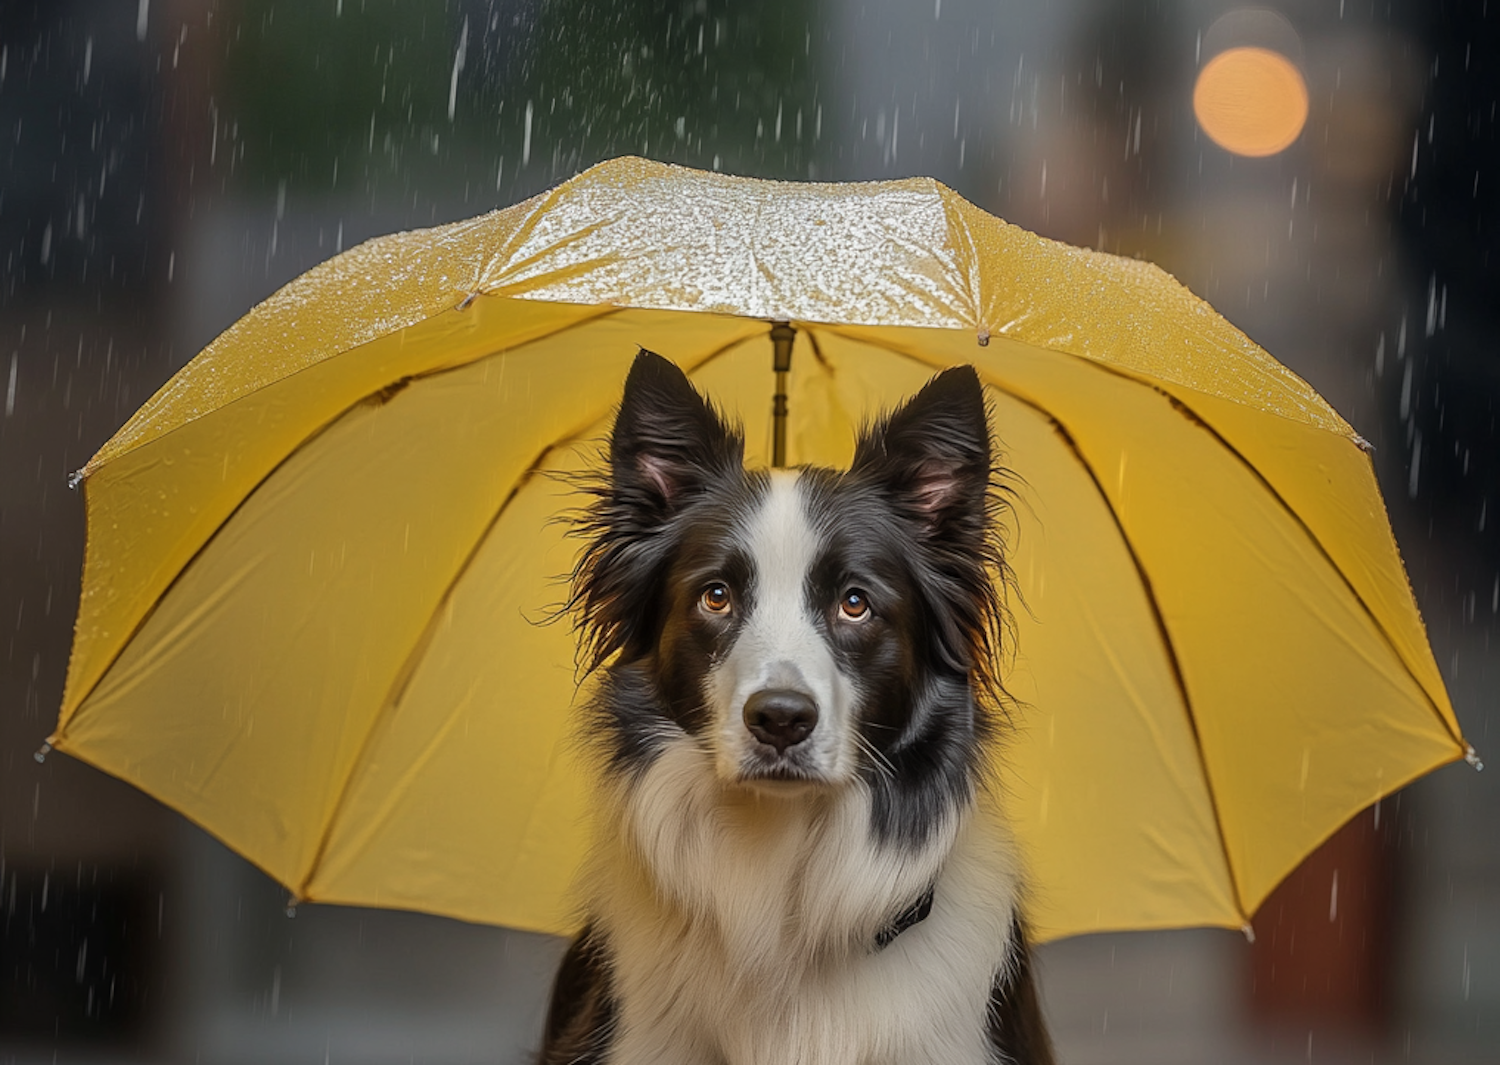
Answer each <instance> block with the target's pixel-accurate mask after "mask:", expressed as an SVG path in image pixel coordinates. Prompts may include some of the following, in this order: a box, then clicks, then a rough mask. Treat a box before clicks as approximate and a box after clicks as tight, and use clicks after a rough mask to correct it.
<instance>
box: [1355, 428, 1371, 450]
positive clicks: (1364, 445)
mask: <svg viewBox="0 0 1500 1065" xmlns="http://www.w3.org/2000/svg"><path fill="white" fill-rule="evenodd" d="M1354 446H1355V447H1357V448H1359V449H1360V450H1361V451H1363V452H1364V453H1365V454H1366V455H1373V454H1375V445H1374V444H1372V443H1370V442H1369V441H1368V440H1366V439H1365V438H1364V437H1362V436H1360V435H1359V434H1358V433H1355V434H1354Z"/></svg>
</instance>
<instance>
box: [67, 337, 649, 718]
mask: <svg viewBox="0 0 1500 1065" xmlns="http://www.w3.org/2000/svg"><path fill="white" fill-rule="evenodd" d="M623 309H624V308H620V307H610V308H607V309H605V310H603V311H602V312H601V313H599V314H595V315H590V316H589V317H587V318H583V319H580V320H578V321H576V322H569V323H568V324H567V325H564V326H563V327H562V328H560V329H555V330H553V331H552V332H550V333H545V334H543V335H541V336H535V337H531V338H529V339H527V340H526V341H524V342H523V343H521V344H517V345H515V346H513V347H506V348H501V349H499V350H498V351H491V352H488V353H486V354H484V355H481V356H479V357H478V358H475V359H471V360H470V361H469V362H467V363H462V364H458V365H452V366H437V367H433V368H432V369H429V370H423V371H421V372H419V373H413V374H405V375H403V376H401V377H398V378H396V379H395V380H394V381H389V382H387V383H386V384H384V385H382V386H380V387H379V388H377V389H375V390H374V391H372V392H367V393H365V394H364V395H362V396H360V397H358V398H357V399H355V400H353V401H352V402H350V403H348V404H347V405H345V406H344V407H342V408H341V409H339V410H338V411H337V412H335V413H334V414H333V415H332V416H330V417H329V418H328V419H327V420H325V421H324V422H323V423H322V424H321V425H318V426H315V427H314V428H313V429H312V430H311V431H310V432H309V433H308V434H307V435H306V436H304V437H303V438H302V439H301V440H299V441H298V442H297V443H296V445H295V446H293V447H291V448H290V449H288V451H287V453H286V454H285V455H283V456H281V458H279V459H277V460H276V462H275V463H274V464H273V465H272V466H271V468H270V469H268V470H266V472H265V473H264V474H262V475H261V477H260V479H259V480H257V481H256V482H255V483H254V484H253V485H251V486H250V489H249V491H247V492H246V493H245V494H244V496H242V497H241V498H240V501H239V502H238V503H236V504H235V505H234V506H233V507H232V508H230V511H229V513H228V514H225V515H224V517H223V518H222V519H221V520H220V521H219V523H218V524H217V525H215V526H214V528H213V531H212V532H210V533H209V534H208V535H207V536H205V537H204V538H203V543H201V544H199V545H198V548H197V550H195V551H194V552H193V553H192V555H191V557H189V558H188V560H187V561H186V562H184V563H183V564H182V568H181V569H179V570H178V571H177V572H176V573H174V574H173V575H172V579H171V580H169V581H168V582H167V584H166V586H165V587H164V588H162V590H161V592H160V593H159V594H158V595H157V596H156V599H155V600H154V601H153V602H152V603H151V606H150V607H148V608H147V610H146V612H145V613H144V614H142V615H141V616H140V619H139V620H138V621H137V622H136V623H135V625H134V626H132V628H131V630H130V635H129V636H127V637H126V638H125V639H124V640H122V641H120V646H119V648H118V649H117V650H116V651H115V653H114V654H113V655H112V656H111V657H110V660H109V663H108V664H107V665H106V666H105V667H104V668H103V669H101V670H100V671H99V675H98V676H97V677H95V678H94V682H93V683H92V684H90V685H89V689H88V691H86V692H84V693H83V694H82V695H80V696H79V697H78V701H77V702H76V703H74V704H73V711H72V713H70V714H69V715H68V720H67V723H66V724H65V723H63V722H61V721H60V722H59V724H58V728H57V730H56V731H54V732H53V734H52V735H51V736H49V737H48V738H47V742H48V743H50V744H52V745H53V746H54V747H55V746H57V745H58V742H61V741H64V740H65V738H66V733H67V725H68V724H71V723H72V721H73V718H74V717H75V716H77V714H78V712H79V711H80V710H82V709H83V706H84V704H85V703H87V702H88V701H89V699H90V698H91V697H92V696H93V694H94V692H95V691H97V690H98V688H99V685H100V684H102V683H104V678H105V677H107V676H109V673H110V670H112V669H114V668H115V664H116V663H117V662H119V660H120V656H121V655H123V654H124V653H125V649H126V648H127V647H129V646H130V645H131V644H132V643H133V642H134V641H135V638H136V637H137V636H139V635H140V634H141V630H142V629H144V628H145V627H146V625H147V624H148V623H149V622H150V621H151V619H152V618H153V617H154V616H155V615H156V610H157V607H158V606H160V605H161V603H162V601H163V600H164V599H166V597H167V596H168V595H170V594H171V592H172V589H173V588H175V587H176V586H177V583H178V582H179V581H181V580H182V578H183V575H184V574H186V573H187V572H188V570H190V569H192V568H193V565H194V564H195V563H196V562H197V561H198V559H199V558H201V557H202V555H203V552H205V551H207V550H208V549H209V547H210V546H211V545H212V544H213V543H214V541H215V540H217V539H218V538H219V534H220V533H222V532H223V531H224V530H225V529H226V528H228V527H229V523H230V522H232V521H234V519H235V517H236V516H237V515H238V514H239V513H240V511H241V510H243V509H244V508H245V505H246V504H247V503H249V502H250V500H251V499H252V498H254V496H255V495H256V493H258V492H259V491H260V490H261V489H262V488H264V487H265V485H266V484H267V482H269V481H270V480H271V478H272V477H274V476H276V474H277V473H278V472H280V471H281V469H282V468H283V467H285V466H286V464H287V463H288V462H290V461H291V460H292V459H293V458H294V457H295V456H296V455H297V454H298V453H299V452H301V451H302V449H303V448H305V447H307V446H308V445H309V444H311V443H313V442H314V441H316V440H317V439H318V438H319V437H320V436H322V435H323V434H324V433H326V432H328V430H330V429H332V428H333V427H334V426H335V425H337V424H338V423H339V422H340V421H342V420H343V419H344V418H345V417H347V416H348V415H349V414H350V413H351V412H353V411H355V410H357V409H358V408H359V407H361V406H363V405H365V404H376V405H380V404H384V403H388V402H389V401H390V400H391V399H393V398H395V396H396V395H397V394H398V393H400V392H401V391H403V390H404V389H405V388H406V387H407V386H408V385H410V384H411V383H412V382H414V381H422V380H426V379H427V378H429V377H439V376H441V375H443V374H446V373H452V372H454V371H457V370H461V369H463V368H464V367H465V366H470V365H475V364H477V363H480V362H483V361H484V360H486V359H492V358H494V357H495V356H497V355H505V354H508V353H510V352H514V351H520V350H521V349H522V348H525V347H528V346H530V345H532V344H537V343H540V342H542V341H544V340H550V339H552V338H553V337H557V336H560V335H562V334H563V333H567V332H570V331H572V330H574V329H581V328H583V327H584V326H586V325H592V324H593V323H594V322H596V321H598V320H599V319H600V318H607V317H609V316H611V315H615V314H618V313H620V311H621V310H623ZM298 372H299V373H301V372H303V371H301V370H299V371H298ZM249 395H253V393H248V394H247V395H246V396H240V397H237V398H236V399H235V400H234V402H236V403H237V402H239V401H240V400H241V399H246V398H248V396H249ZM173 431H174V432H175V430H173ZM170 435H171V434H170V433H168V434H164V435H163V436H160V437H157V438H156V440H152V441H151V443H156V441H157V440H164V439H166V437H167V436H170ZM85 483H86V482H85Z"/></svg>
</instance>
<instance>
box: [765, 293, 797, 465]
mask: <svg viewBox="0 0 1500 1065" xmlns="http://www.w3.org/2000/svg"><path fill="white" fill-rule="evenodd" d="M796 338H797V330H795V329H793V328H792V325H791V323H790V322H776V323H774V324H772V326H771V346H772V359H771V369H773V370H775V371H776V395H775V396H773V397H772V399H771V465H772V466H774V467H778V468H779V467H782V466H785V465H786V375H787V373H788V372H789V371H790V370H791V368H792V341H793V340H795V339H796Z"/></svg>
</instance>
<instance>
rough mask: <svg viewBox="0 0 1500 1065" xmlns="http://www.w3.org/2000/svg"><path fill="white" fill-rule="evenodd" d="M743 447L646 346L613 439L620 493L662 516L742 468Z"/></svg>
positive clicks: (614, 473) (676, 373)
mask: <svg viewBox="0 0 1500 1065" xmlns="http://www.w3.org/2000/svg"><path fill="white" fill-rule="evenodd" d="M742 451H743V442H742V441H741V440H740V438H739V437H738V435H736V434H734V433H731V432H730V431H729V430H728V429H727V428H726V427H725V425H724V423H723V421H722V420H721V419H720V418H719V416H718V414H717V413H716V412H715V411H714V409H713V408H712V407H711V406H710V405H709V404H708V403H707V402H706V401H705V400H704V399H703V397H702V396H700V395H699V394H698V392H697V390H696V389H695V388H693V386H692V384H690V383H689V382H688V379H687V375H685V374H684V373H683V372H682V371H681V370H679V369H678V368H677V367H676V366H675V365H673V364H672V363H671V362H668V361H667V360H666V359H664V358H662V357H661V356H660V355H657V354H655V353H654V352H650V351H647V350H646V349H645V348H642V349H641V351H640V354H638V355H637V356H636V357H635V362H634V363H633V364H632V365H631V367H630V373H629V375H628V376H627V377H626V378H625V395H624V398H622V399H621V400H620V413H619V414H618V415H617V416H616V417H615V428H614V433H613V435H612V436H611V437H610V443H609V462H610V473H611V478H612V481H613V487H614V490H615V492H616V493H618V494H621V495H623V496H624V497H626V498H630V499H631V500H632V501H633V502H635V503H636V504H637V505H644V506H646V507H648V508H649V509H651V510H653V511H655V512H656V513H657V514H658V515H659V516H661V517H665V516H666V515H668V514H671V513H672V512H673V511H675V510H676V509H677V508H678V507H680V506H681V505H682V503H683V502H684V501H685V500H686V499H687V498H689V497H690V496H691V495H692V494H693V493H695V492H696V491H698V490H699V489H701V488H702V487H703V485H704V484H705V483H706V482H707V481H708V480H709V479H710V478H712V477H715V476H716V475H718V474H719V473H721V472H723V471H725V470H729V469H733V468H736V467H738V466H739V464H740V462H741V453H742Z"/></svg>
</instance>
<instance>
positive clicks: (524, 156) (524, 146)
mask: <svg viewBox="0 0 1500 1065" xmlns="http://www.w3.org/2000/svg"><path fill="white" fill-rule="evenodd" d="M530 162H531V101H530V100H527V101H526V125H525V129H524V131H523V132H522V134H521V165H522V166H525V165H526V164H528V163H530Z"/></svg>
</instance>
